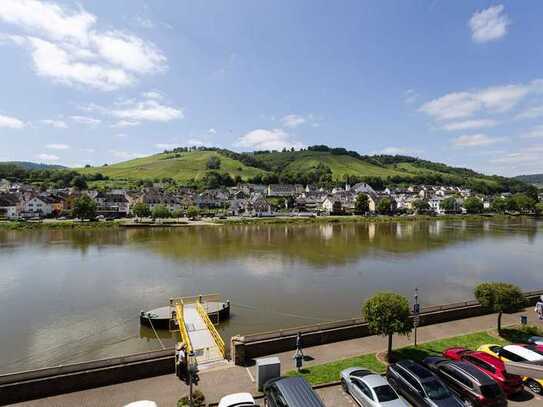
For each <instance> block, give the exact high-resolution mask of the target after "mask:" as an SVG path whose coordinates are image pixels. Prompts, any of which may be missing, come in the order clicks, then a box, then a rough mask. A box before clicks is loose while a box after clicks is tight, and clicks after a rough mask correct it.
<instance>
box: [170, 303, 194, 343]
mask: <svg viewBox="0 0 543 407" xmlns="http://www.w3.org/2000/svg"><path fill="white" fill-rule="evenodd" d="M170 304H172V300H170ZM173 304H174V305H175V318H176V319H177V325H178V326H179V334H180V335H181V340H182V341H183V343H184V344H185V347H186V352H187V354H188V353H191V352H192V343H191V342H190V337H189V333H188V332H187V327H186V326H185V313H184V305H185V304H184V303H183V299H181V298H176V299H175V300H173Z"/></svg>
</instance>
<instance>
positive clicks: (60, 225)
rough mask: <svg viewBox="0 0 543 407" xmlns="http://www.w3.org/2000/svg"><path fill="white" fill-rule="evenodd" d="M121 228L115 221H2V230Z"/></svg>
mask: <svg viewBox="0 0 543 407" xmlns="http://www.w3.org/2000/svg"><path fill="white" fill-rule="evenodd" d="M117 227H119V223H118V222H115V221H107V222H76V221H72V220H62V221H61V220H50V221H44V222H24V221H0V230H42V229H81V230H87V229H113V228H117Z"/></svg>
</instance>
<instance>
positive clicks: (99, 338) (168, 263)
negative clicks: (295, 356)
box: [0, 219, 543, 373]
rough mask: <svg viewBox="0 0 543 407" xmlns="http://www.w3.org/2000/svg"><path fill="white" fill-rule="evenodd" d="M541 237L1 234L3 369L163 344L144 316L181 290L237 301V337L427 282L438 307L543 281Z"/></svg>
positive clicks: (473, 228) (444, 227)
mask: <svg viewBox="0 0 543 407" xmlns="http://www.w3.org/2000/svg"><path fill="white" fill-rule="evenodd" d="M542 232H543V222H536V221H533V220H520V219H519V220H513V221H505V222H496V221H485V222H475V221H473V222H472V221H469V222H468V221H431V222H412V223H386V224H360V225H355V224H346V225H338V224H335V225H334V224H328V225H307V226H278V225H271V226H225V227H207V228H206V227H202V228H178V229H161V230H159V229H141V230H136V229H130V230H105V231H66V230H62V231H56V230H55V231H32V232H13V231H0V345H1V346H0V372H4V373H5V372H9V371H15V370H24V369H30V368H39V367H45V366H50V365H55V364H60V363H69V362H73V361H81V360H90V359H95V358H102V357H108V356H115V355H122V354H127V353H133V352H139V351H145V350H150V349H158V348H159V344H158V341H157V340H156V339H154V337H153V336H152V332H149V331H148V330H146V329H140V326H139V322H138V314H139V311H140V310H141V309H149V308H154V307H158V306H163V305H166V304H167V300H168V298H169V297H173V296H182V295H194V294H198V293H213V292H219V293H221V294H222V296H223V298H230V299H231V300H232V303H233V308H232V319H231V320H230V321H229V322H228V323H226V324H225V325H222V326H221V330H222V334H223V336H224V337H225V338H226V339H227V338H229V337H230V336H231V335H234V334H238V333H250V332H257V331H266V330H271V329H276V328H279V327H292V326H298V325H304V324H310V323H314V322H319V321H325V320H334V319H343V318H349V317H353V316H359V315H360V308H361V304H362V302H363V300H364V299H365V298H367V297H368V296H369V295H371V293H373V292H374V291H376V290H395V291H399V292H402V293H403V294H405V295H409V296H411V295H412V292H413V289H414V288H415V287H416V286H418V287H419V289H420V293H421V299H422V302H423V303H425V304H439V303H447V302H454V301H458V300H464V299H468V298H472V288H473V286H474V285H475V284H476V283H477V282H479V281H481V280H507V281H511V282H514V283H516V284H519V285H520V286H521V287H522V288H525V289H536V288H543V273H542V266H543V256H542V253H543V238H542ZM162 336H163V337H164V338H163V340H164V341H165V344H166V345H169V344H170V343H171V342H170V341H171V339H169V334H168V333H164V334H163V335H162Z"/></svg>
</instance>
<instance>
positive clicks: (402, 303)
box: [362, 292, 413, 359]
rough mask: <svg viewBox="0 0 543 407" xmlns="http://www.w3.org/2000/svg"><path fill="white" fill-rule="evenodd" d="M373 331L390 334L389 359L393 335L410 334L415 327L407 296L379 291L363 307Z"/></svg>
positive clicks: (363, 312) (370, 328) (388, 357)
mask: <svg viewBox="0 0 543 407" xmlns="http://www.w3.org/2000/svg"><path fill="white" fill-rule="evenodd" d="M362 315H363V316H364V318H365V319H366V321H367V322H368V328H369V330H370V332H371V333H373V334H376V335H383V336H388V349H387V359H390V356H391V353H392V335H394V334H399V335H408V334H409V333H410V332H411V330H412V329H413V321H412V319H411V318H410V312H409V302H408V301H407V298H405V297H404V296H402V295H400V294H396V293H387V292H384V293H377V294H375V295H374V296H372V297H370V298H369V299H368V300H367V301H366V303H365V304H364V306H363V308H362Z"/></svg>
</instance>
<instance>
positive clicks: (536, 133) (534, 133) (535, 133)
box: [521, 125, 543, 138]
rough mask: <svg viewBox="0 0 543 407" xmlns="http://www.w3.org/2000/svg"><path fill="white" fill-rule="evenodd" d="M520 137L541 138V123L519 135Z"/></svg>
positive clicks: (542, 128) (542, 134) (542, 136)
mask: <svg viewBox="0 0 543 407" xmlns="http://www.w3.org/2000/svg"><path fill="white" fill-rule="evenodd" d="M521 137H522V138H543V125H539V126H536V127H534V128H533V129H531V130H530V131H528V132H527V133H525V134H523V135H522V136H521Z"/></svg>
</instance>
